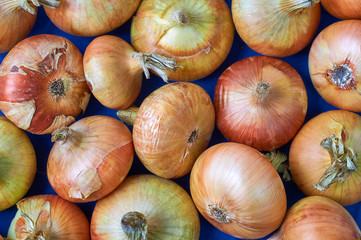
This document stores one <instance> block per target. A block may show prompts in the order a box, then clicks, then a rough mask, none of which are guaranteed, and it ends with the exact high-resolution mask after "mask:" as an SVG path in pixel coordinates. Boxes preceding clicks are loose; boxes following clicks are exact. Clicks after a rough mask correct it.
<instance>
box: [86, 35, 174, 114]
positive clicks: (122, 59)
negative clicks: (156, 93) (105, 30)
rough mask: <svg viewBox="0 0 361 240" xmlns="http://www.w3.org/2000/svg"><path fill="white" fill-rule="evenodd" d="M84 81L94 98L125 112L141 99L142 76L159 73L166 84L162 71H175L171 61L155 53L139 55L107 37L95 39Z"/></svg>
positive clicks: (166, 76)
mask: <svg viewBox="0 0 361 240" xmlns="http://www.w3.org/2000/svg"><path fill="white" fill-rule="evenodd" d="M83 62H84V71H85V78H86V80H87V82H88V85H89V86H90V89H91V91H92V93H93V95H94V96H95V97H96V98H97V99H98V100H99V102H100V103H101V104H103V105H104V106H106V107H109V108H112V109H125V108H127V107H129V106H130V105H131V104H132V103H133V102H134V101H135V99H136V98H137V97H138V95H139V92H140V88H141V85H142V73H143V71H144V73H145V75H146V77H147V78H149V77H150V74H149V70H148V69H152V70H154V71H156V72H157V73H158V74H159V75H160V76H161V77H162V78H163V80H164V81H165V82H167V81H168V74H167V73H166V72H164V70H163V69H168V70H175V69H176V68H177V67H178V66H177V65H176V63H175V61H174V60H172V59H168V58H164V57H162V56H160V55H157V54H152V53H138V52H135V50H134V49H133V48H132V46H130V45H129V44H128V43H127V42H126V41H124V40H122V39H121V38H118V37H115V36H110V35H105V36H100V37H97V38H96V39H94V40H93V41H92V42H91V43H90V44H89V45H88V47H87V48H86V50H85V53H84V60H83Z"/></svg>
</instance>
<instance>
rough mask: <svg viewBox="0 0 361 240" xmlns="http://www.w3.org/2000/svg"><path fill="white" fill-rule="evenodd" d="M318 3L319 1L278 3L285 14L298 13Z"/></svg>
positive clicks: (301, 0)
mask: <svg viewBox="0 0 361 240" xmlns="http://www.w3.org/2000/svg"><path fill="white" fill-rule="evenodd" d="M319 2H320V0H291V1H290V0H286V1H281V2H280V7H281V8H282V9H283V10H284V11H285V12H287V13H300V12H302V10H304V9H305V8H309V7H313V6H314V5H315V4H317V3H319Z"/></svg>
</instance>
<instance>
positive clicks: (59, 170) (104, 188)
mask: <svg viewBox="0 0 361 240" xmlns="http://www.w3.org/2000/svg"><path fill="white" fill-rule="evenodd" d="M69 129H70V130H71V131H72V132H71V133H70V134H69V136H68V138H67V139H66V140H65V141H63V142H62V141H56V142H55V144H54V146H53V147H52V149H51V151H50V154H49V159H48V165H47V174H48V179H49V182H50V185H51V186H52V187H53V188H54V190H55V191H56V192H57V194H59V196H61V197H62V198H64V199H66V200H68V201H71V202H90V201H95V200H98V199H100V198H102V197H104V196H105V195H107V194H109V193H110V192H111V191H113V190H114V189H115V188H116V187H117V186H118V185H119V184H120V183H121V182H122V181H123V180H124V178H125V177H126V175H127V174H128V172H129V170H130V167H131V165H132V162H133V157H134V148H133V142H132V136H131V133H130V131H129V129H128V128H127V127H126V126H125V125H124V124H123V123H122V122H120V121H119V120H117V119H114V118H111V117H108V116H100V115H99V116H91V117H86V118H82V119H80V120H78V121H76V122H75V123H73V124H72V125H70V126H69ZM86 171H95V172H94V174H96V176H98V177H99V180H100V183H99V182H98V180H97V179H98V177H97V178H95V180H94V181H92V182H91V183H89V184H96V185H97V184H100V186H99V185H97V186H95V187H96V188H95V187H94V188H95V189H90V190H89V192H86V193H87V194H90V195H89V196H86V195H85V193H84V191H85V190H84V185H81V186H78V185H79V184H83V183H84V182H82V181H81V179H80V177H81V176H82V174H85V173H87V172H86ZM84 176H85V175H84ZM77 187H79V189H78V188H77ZM97 188H99V189H97ZM76 194H83V195H84V196H83V197H78V196H77V195H76Z"/></svg>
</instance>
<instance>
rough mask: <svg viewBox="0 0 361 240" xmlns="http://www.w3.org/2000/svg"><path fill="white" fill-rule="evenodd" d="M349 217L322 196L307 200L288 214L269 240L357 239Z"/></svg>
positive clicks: (353, 225)
mask: <svg viewBox="0 0 361 240" xmlns="http://www.w3.org/2000/svg"><path fill="white" fill-rule="evenodd" d="M360 238H361V232H360V229H359V227H358V226H357V223H356V222H355V220H354V219H353V218H352V216H351V215H350V214H349V213H348V212H347V210H346V209H345V208H343V207H342V206H341V205H340V204H338V203H337V202H335V201H333V200H331V199H329V198H326V197H321V196H311V197H306V198H303V199H301V200H299V201H298V202H296V203H295V204H294V205H293V206H292V207H291V208H290V209H289V210H288V212H287V215H286V218H285V220H284V221H283V223H282V226H281V228H280V230H278V231H277V232H276V233H275V234H274V235H273V236H272V237H271V238H269V239H268V240H304V239H307V240H319V239H328V240H331V239H332V240H344V239H347V240H360Z"/></svg>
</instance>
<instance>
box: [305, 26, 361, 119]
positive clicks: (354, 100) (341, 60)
mask: <svg viewBox="0 0 361 240" xmlns="http://www.w3.org/2000/svg"><path fill="white" fill-rule="evenodd" d="M360 45H361V20H343V21H339V22H336V23H333V24H331V25H329V26H328V27H326V28H325V29H323V30H322V31H321V32H320V33H319V35H318V36H317V37H316V39H315V40H314V41H313V43H312V46H311V49H310V53H309V58H308V67H309V71H310V76H311V80H312V83H313V86H314V87H315V89H316V90H317V92H318V93H319V94H320V95H321V97H322V98H323V99H324V100H325V101H327V102H328V103H329V104H331V105H333V106H335V107H337V108H340V109H344V110H348V111H352V112H361V75H360V74H359V72H360V71H361V49H360Z"/></svg>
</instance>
